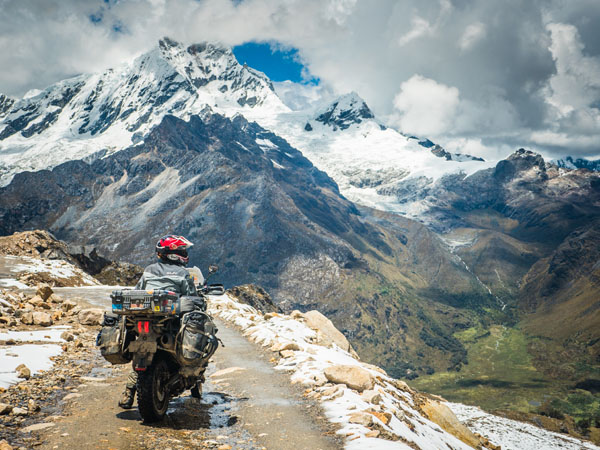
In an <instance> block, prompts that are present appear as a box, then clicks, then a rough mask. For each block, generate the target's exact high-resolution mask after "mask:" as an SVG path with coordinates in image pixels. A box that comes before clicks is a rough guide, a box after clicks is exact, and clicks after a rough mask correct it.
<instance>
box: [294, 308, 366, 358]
mask: <svg viewBox="0 0 600 450" xmlns="http://www.w3.org/2000/svg"><path fill="white" fill-rule="evenodd" d="M303 316H304V320H305V321H306V325H308V326H309V327H310V328H312V329H313V330H315V331H316V332H317V342H318V343H319V344H321V345H325V346H327V347H329V346H331V345H332V344H335V345H337V346H338V347H339V348H341V349H342V350H346V351H347V352H349V353H351V354H352V355H356V353H355V352H354V350H353V349H352V346H351V345H350V343H349V342H348V339H346V336H344V335H343V334H342V333H341V332H340V330H338V329H337V328H336V327H335V325H333V323H332V322H331V320H329V319H328V318H327V317H325V316H324V315H323V314H321V313H320V312H319V311H316V310H313V311H308V312H305V313H304V314H303Z"/></svg>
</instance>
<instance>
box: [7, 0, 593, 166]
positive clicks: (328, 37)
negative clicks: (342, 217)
mask: <svg viewBox="0 0 600 450" xmlns="http://www.w3.org/2000/svg"><path fill="white" fill-rule="evenodd" d="M0 10H1V11H2V12H3V14H2V15H0V49H2V50H0V67H2V70H0V93H4V94H8V95H12V96H21V95H23V94H24V93H25V92H26V91H28V90H29V89H32V88H38V89H39V88H44V87H46V86H48V85H50V84H51V83H54V82H56V81H59V80H61V79H64V78H66V77H68V76H72V75H76V74H79V73H88V72H96V71H100V70H103V69H105V68H107V67H111V66H115V65H117V64H119V63H121V62H124V61H127V60H130V59H131V58H133V57H134V56H135V55H138V54H140V53H141V52H144V51H147V50H148V49H150V48H151V47H153V46H154V45H156V43H157V41H158V39H159V38H161V37H162V36H169V37H171V38H173V39H176V40H179V41H181V42H184V43H193V42H200V41H219V42H221V43H223V44H226V45H230V46H234V47H236V46H242V47H237V50H236V55H238V58H243V59H247V61H245V62H247V63H248V64H249V65H250V66H253V64H257V65H259V64H263V66H262V68H261V66H258V67H256V68H258V69H259V70H263V71H265V72H267V73H275V71H274V70H275V69H277V70H279V73H278V74H277V75H276V76H277V77H283V78H285V77H286V76H288V77H289V78H290V79H291V80H292V81H294V82H295V83H291V84H290V83H284V84H279V86H283V87H285V89H286V90H287V92H288V94H289V92H290V91H292V90H294V89H296V90H297V91H298V92H299V93H301V94H302V95H305V97H306V98H307V99H311V98H316V97H318V96H319V94H320V93H322V92H330V93H335V94H343V93H346V92H350V91H355V92H357V93H358V94H359V95H360V96H361V97H362V98H363V99H365V101H366V102H367V104H368V105H369V106H370V107H371V109H372V110H373V111H374V113H375V114H376V116H377V118H378V119H379V120H381V121H383V122H385V123H386V124H388V125H389V126H393V127H395V128H397V129H399V130H400V131H402V132H403V133H406V134H411V135H417V136H420V137H428V138H430V139H431V140H433V141H435V142H438V143H440V144H442V145H443V146H444V147H445V148H446V149H448V150H450V151H460V152H462V153H470V154H474V155H478V156H484V157H488V158H494V157H502V156H505V155H506V154H508V153H511V152H512V151H514V150H515V149H516V148H519V147H526V148H530V149H532V150H536V151H540V152H542V153H543V154H545V155H548V156H554V157H556V156H562V155H567V154H569V155H573V156H581V157H588V158H600V109H599V108H600V31H599V30H600V1H599V0H569V1H565V0H498V1H488V0H236V1H230V0H169V1H167V0H118V1H117V0H0ZM248 43H258V44H267V45H246V46H244V44H248ZM240 49H242V50H244V51H245V52H246V53H244V52H241V53H240V51H239V50H240ZM265 49H268V50H269V51H265ZM270 49H273V50H274V53H273V54H274V56H275V57H274V59H272V60H269V53H270ZM240 55H244V56H240ZM257 56H258V57H257ZM261 58H262V62H261ZM265 61H266V62H265ZM269 61H270V62H269ZM241 62H244V61H241ZM286 73H287V75H286ZM296 98H298V96H296ZM305 103H309V100H307V102H305ZM301 104H302V102H298V105H301Z"/></svg>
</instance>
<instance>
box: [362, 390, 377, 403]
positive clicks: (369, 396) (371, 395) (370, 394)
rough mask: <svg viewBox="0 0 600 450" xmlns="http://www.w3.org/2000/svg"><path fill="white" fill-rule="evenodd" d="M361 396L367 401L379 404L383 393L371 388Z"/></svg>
mask: <svg viewBox="0 0 600 450" xmlns="http://www.w3.org/2000/svg"><path fill="white" fill-rule="evenodd" d="M360 398H361V399H363V400H364V401H365V402H367V403H372V404H374V405H379V403H381V395H380V394H379V392H377V391H373V390H371V389H368V390H366V391H364V392H363V393H362V394H361V396H360Z"/></svg>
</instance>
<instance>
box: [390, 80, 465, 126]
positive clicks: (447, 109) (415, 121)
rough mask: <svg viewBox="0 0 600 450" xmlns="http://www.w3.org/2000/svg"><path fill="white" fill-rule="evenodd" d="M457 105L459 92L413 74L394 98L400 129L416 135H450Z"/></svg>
mask: <svg viewBox="0 0 600 450" xmlns="http://www.w3.org/2000/svg"><path fill="white" fill-rule="evenodd" d="M458 105H459V92H458V89H456V88H455V87H449V86H445V85H443V84H439V83H436V82H435V81H434V80H431V79H428V78H424V77H422V76H421V75H414V76H412V77H411V78H410V79H409V80H407V81H405V82H404V83H402V85H401V86H400V92H399V93H398V94H397V95H396V97H395V98H394V106H395V107H396V109H397V110H398V112H399V113H400V116H399V118H398V125H399V127H400V129H401V130H402V131H403V132H404V133H406V134H411V135H417V136H432V135H435V136H439V135H441V134H444V133H447V132H448V131H449V130H450V129H451V128H452V126H453V124H454V119H455V116H456V111H457V109H458Z"/></svg>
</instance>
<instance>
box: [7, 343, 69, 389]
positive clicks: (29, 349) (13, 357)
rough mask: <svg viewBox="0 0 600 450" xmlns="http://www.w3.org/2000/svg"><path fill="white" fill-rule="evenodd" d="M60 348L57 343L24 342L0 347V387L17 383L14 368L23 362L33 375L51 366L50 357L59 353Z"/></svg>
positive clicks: (17, 379)
mask: <svg viewBox="0 0 600 450" xmlns="http://www.w3.org/2000/svg"><path fill="white" fill-rule="evenodd" d="M61 352H62V348H61V346H60V345H57V344H42V345H37V344H25V345H13V346H10V347H2V348H0V367H1V368H0V387H3V388H7V387H8V386H10V385H11V384H14V383H17V382H18V381H19V378H18V377H17V372H16V370H15V369H16V368H17V366H19V365H21V364H25V365H26V366H27V367H28V368H29V370H30V371H31V375H32V376H33V375H35V374H37V373H39V372H41V371H42V370H48V369H50V368H51V367H52V364H53V362H52V360H51V359H50V358H52V357H54V356H58V355H60V353H61Z"/></svg>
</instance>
